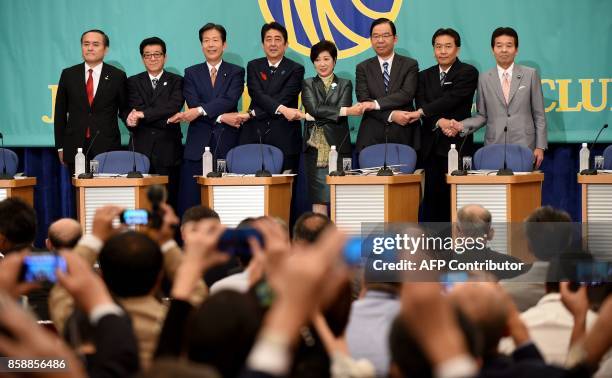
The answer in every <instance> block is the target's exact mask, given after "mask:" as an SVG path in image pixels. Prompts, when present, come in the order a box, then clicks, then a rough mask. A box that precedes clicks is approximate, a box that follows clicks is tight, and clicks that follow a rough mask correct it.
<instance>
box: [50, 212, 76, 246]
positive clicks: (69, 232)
mask: <svg viewBox="0 0 612 378" xmlns="http://www.w3.org/2000/svg"><path fill="white" fill-rule="evenodd" d="M81 235H82V230H81V225H80V224H79V222H77V221H76V220H74V219H72V218H62V219H60V220H57V221H55V222H53V223H52V224H51V226H49V231H48V238H47V248H48V249H49V250H56V251H57V250H60V249H66V248H73V247H74V246H75V245H76V243H77V242H78V241H79V239H80V238H81Z"/></svg>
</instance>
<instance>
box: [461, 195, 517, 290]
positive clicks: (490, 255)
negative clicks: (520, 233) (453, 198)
mask: <svg viewBox="0 0 612 378" xmlns="http://www.w3.org/2000/svg"><path fill="white" fill-rule="evenodd" d="M492 219H493V218H492V216H491V212H489V210H487V209H485V208H484V207H482V206H481V205H465V206H464V207H462V208H461V209H459V211H458V212H457V225H456V226H457V236H458V237H459V238H464V239H467V238H472V239H477V238H480V240H481V241H482V243H483V244H482V245H483V246H484V248H478V247H476V248H470V249H466V250H465V252H464V253H462V254H460V255H457V260H459V261H460V262H466V263H467V262H482V263H484V262H485V261H491V262H494V263H496V264H495V266H510V267H519V268H518V269H510V270H508V269H504V270H501V269H495V270H487V271H486V272H487V273H491V274H493V275H494V276H495V277H496V278H497V279H499V280H501V279H508V278H512V277H516V276H518V275H520V274H522V273H523V272H524V271H526V270H527V269H528V267H526V264H524V263H523V262H522V261H521V260H520V259H518V258H516V257H514V256H510V255H506V254H504V253H501V252H497V251H494V250H492V249H491V248H489V247H488V246H487V245H486V244H487V242H489V241H490V240H492V239H493V236H494V235H495V230H494V229H493V227H492V226H491V222H492Z"/></svg>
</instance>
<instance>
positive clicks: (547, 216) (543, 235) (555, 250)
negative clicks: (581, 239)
mask: <svg viewBox="0 0 612 378" xmlns="http://www.w3.org/2000/svg"><path fill="white" fill-rule="evenodd" d="M571 222H572V218H571V217H570V216H569V214H568V213H567V212H565V211H563V210H559V209H555V208H553V207H551V206H543V207H540V208H538V209H536V210H534V211H533V212H532V213H531V214H530V215H529V216H528V217H527V219H525V234H526V236H527V242H528V244H529V249H530V250H531V253H533V254H534V255H535V257H537V258H538V259H539V260H542V261H550V260H552V259H553V258H555V257H557V256H558V255H559V254H560V253H562V252H565V251H566V250H567V249H568V248H569V247H570V245H571V243H572V233H573V228H572V223H571Z"/></svg>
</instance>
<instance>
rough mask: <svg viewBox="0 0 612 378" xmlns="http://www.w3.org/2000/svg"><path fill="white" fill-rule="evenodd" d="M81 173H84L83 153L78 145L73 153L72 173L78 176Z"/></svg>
mask: <svg viewBox="0 0 612 378" xmlns="http://www.w3.org/2000/svg"><path fill="white" fill-rule="evenodd" d="M81 173H85V155H83V149H82V148H80V147H79V148H77V153H76V155H74V174H75V175H76V176H77V177H78V176H79V175H80V174H81Z"/></svg>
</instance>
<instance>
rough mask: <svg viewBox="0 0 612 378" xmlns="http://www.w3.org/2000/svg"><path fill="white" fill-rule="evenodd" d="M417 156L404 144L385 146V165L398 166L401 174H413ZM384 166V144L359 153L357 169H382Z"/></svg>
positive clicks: (412, 149) (367, 148)
mask: <svg viewBox="0 0 612 378" xmlns="http://www.w3.org/2000/svg"><path fill="white" fill-rule="evenodd" d="M416 161H417V154H416V152H415V151H414V148H412V147H410V146H408V145H406V144H398V143H388V144H387V165H398V164H400V166H399V170H400V171H401V172H402V173H414V168H415V167H416ZM384 164H385V144H384V143H381V144H374V145H372V146H368V147H366V148H364V149H363V150H361V152H360V153H359V167H360V168H370V167H382V166H383V165H384Z"/></svg>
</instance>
